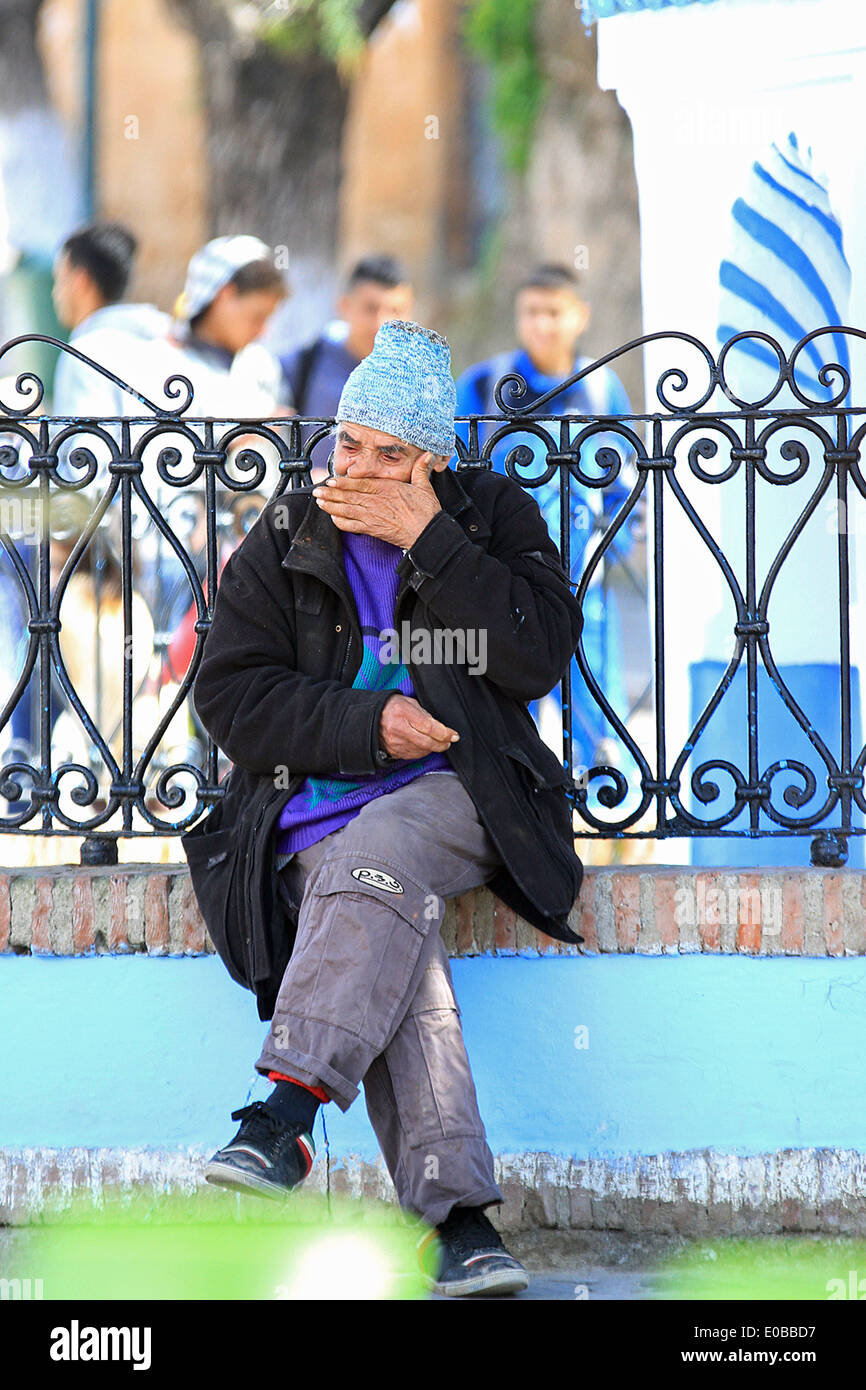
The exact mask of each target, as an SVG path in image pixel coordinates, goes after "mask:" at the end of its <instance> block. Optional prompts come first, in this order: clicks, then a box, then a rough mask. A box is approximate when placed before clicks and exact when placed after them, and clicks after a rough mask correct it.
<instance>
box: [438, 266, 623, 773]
mask: <svg viewBox="0 0 866 1390" xmlns="http://www.w3.org/2000/svg"><path fill="white" fill-rule="evenodd" d="M589 319H590V307H589V305H588V304H587V302H586V301H585V300H584V299H583V297H582V295H581V293H580V282H579V279H578V276H577V274H576V273H575V272H574V271H573V270H571V269H570V268H569V267H568V266H564V265H557V264H551V263H545V264H540V265H536V266H534V267H533V268H532V269H531V270H530V271H529V272H528V273H527V274H526V276H525V277H524V279H523V280H522V281H521V283H520V285H519V287H518V290H517V293H516V296H515V303H514V322H515V336H516V338H517V342H518V346H517V347H516V348H511V349H509V350H508V351H506V352H502V353H500V354H498V355H497V356H495V357H491V358H487V359H485V360H484V361H482V362H478V363H476V364H475V365H474V366H471V367H469V368H467V370H466V371H465V372H463V373H462V375H461V376H460V377H459V379H458V381H457V412H458V414H459V415H500V414H501V410H500V407H499V405H498V404H497V401H496V397H495V389H496V384H497V382H498V381H499V380H500V379H501V378H502V377H503V376H505V375H506V374H508V373H512V372H516V373H518V374H519V375H520V376H521V377H522V378H523V379H524V381H525V382H526V386H527V390H526V393H525V395H523V396H522V397H520V398H519V399H518V398H517V397H513V396H511V395H510V394H509V391H508V387H507V386H506V387H505V388H504V396H503V399H504V400H505V401H506V403H513V404H514V406H515V407H517V408H519V409H520V410H521V411H523V412H525V413H527V414H529V415H532V414H533V413H534V412H533V405H534V403H535V401H537V400H538V399H539V398H540V397H541V396H543V395H545V394H546V393H547V392H548V391H552V390H553V389H554V387H556V386H557V385H559V383H560V382H562V381H566V380H567V379H568V378H569V377H571V376H574V375H575V374H576V373H577V372H580V371H582V370H583V369H584V368H585V367H588V366H590V365H591V363H592V360H593V359H592V358H590V357H583V356H582V355H581V354H580V353H578V351H577V344H578V341H579V339H580V337H581V335H582V334H583V332H584V331H585V329H586V328H587V325H588V324H589ZM630 409H631V406H630V404H629V399H628V396H627V394H626V391H625V388H624V387H623V385H622V382H621V381H620V380H619V378H618V376H617V375H616V373H615V372H614V371H612V369H611V368H610V367H606V366H605V367H600V368H597V369H596V370H595V371H594V372H591V373H590V374H589V375H588V376H587V377H586V378H585V379H584V380H583V381H578V382H576V383H575V384H573V385H571V386H568V387H566V388H565V389H564V390H562V391H560V392H558V393H557V394H556V395H555V396H552V397H551V398H550V399H549V400H548V401H546V402H545V403H544V404H543V405H542V406H541V407H540V409H539V411H538V414H539V415H541V416H544V415H589V416H594V415H614V414H619V413H622V412H628V411H629V410H630ZM468 428H469V427H468V425H467V424H465V423H464V424H459V425H458V427H457V434H458V438H460V439H461V441H462V442H463V443H464V444H467V443H468V439H469V435H468ZM500 428H501V425H499V424H497V423H495V422H487V423H481V424H479V427H478V439H479V447H480V448H483V447H484V445H485V443H486V442H487V441H488V440H489V439H490V438H491V437H492V435H493V434H494V432H495V431H496V430H497V429H500ZM579 428H582V426H581V427H577V426H575V427H574V432H573V433H572V434H571V438H572V439H574V438H576V435H577V432H578V429H579ZM558 429H559V427H558V426H554V430H555V434H554V437H553V446H554V448H557V449H558V447H559V434H558ZM518 445H522V446H524V447H525V448H528V449H529V450H530V452H531V454H532V458H533V462H532V464H531V465H530V466H528V467H521V468H520V469H519V470H518V472H517V476H518V478H520V479H527V480H530V479H532V478H534V477H537V476H539V475H540V474H542V473H543V472H544V471H545V469H546V467H547V449H546V446H545V445H544V443H543V442H542V441H541V440H540V439H538V437H537V436H535V435H533V434H528V433H521V432H519V431H512V432H511V433H509V434H508V435H506V436H505V438H504V439H503V440H502V441H501V442H499V443H497V444H496V445H494V447H493V451H492V454H491V461H492V466H493V468H494V469H496V471H497V472H504V471H505V460H506V458H507V456H508V454H509V453H510V452H511V451H512V450H513V449H514V448H516V447H517V446H518ZM603 447H608V448H614V449H617V451H618V453H619V457H620V459H621V460H622V463H623V465H624V466H623V467H621V468H620V472H619V474H618V476H617V478H616V479H615V481H614V482H612V483H610V484H608V485H607V486H606V487H605V488H603V489H593V488H590V487H587V486H585V485H584V484H582V483H580V482H578V481H577V480H576V479H575V478H574V477H572V478H571V479H570V480H569V488H570V493H569V495H570V517H569V526H568V535H569V543H570V552H571V553H570V557H569V566H570V571H571V575H572V578H573V579H574V580H577V579H579V577H580V575H581V573H582V571H583V568H584V564H585V562H586V561H587V560H588V559H589V554H590V541H591V539H592V537H593V534H595V536H596V538H600V537H601V535H602V534H603V532H604V530H605V529H606V527H607V526H608V524H609V523H610V522H611V520H612V519H613V518H614V517H615V515H616V513H617V511H618V510H619V508H620V507H621V505H622V503H623V501H624V499H625V498H626V497H627V496H628V493H629V491H630V489H631V482H630V481H629V480H628V477H629V470H628V467H627V465H628V462H629V460H630V458H631V457H632V452H631V450H630V449H629V447H628V446H627V444H626V443H625V442H624V441H623V440H622V439H620V438H618V437H617V436H616V435H615V434H613V433H608V432H601V433H599V434H595V435H593V436H592V437H591V438H590V439H588V440H587V441H586V443H585V444H584V445H583V447H582V448H581V455H580V466H581V469H582V470H583V472H584V473H585V474H586V475H587V476H589V477H598V476H601V475H602V473H603V472H604V471H606V469H605V468H604V465H603V463H601V462H598V463H596V456H597V454H598V451H599V450H600V449H601V448H603ZM527 495H528V496H531V497H534V498H535V501H536V502H537V503H538V506H539V507H540V509H541V512H542V515H543V516H544V519H545V521H546V522H547V525H548V529H549V531H550V534H551V536H552V538H553V540H554V541H555V542H556V544H557V546H559V547H560V548H561V546H562V542H561V535H560V470H559V469H557V470H556V472H555V474H554V476H553V477H552V478H551V479H550V480H549V482H547V483H543V484H541V486H539V487H537V488H527ZM632 544H633V542H632V537H631V535H630V533H629V531H628V529H627V527H624V528H623V529H622V530H621V531H619V532H618V533H617V536H616V538H615V540H614V542H613V545H612V546H611V548H610V549H609V550H608V551H607V557H608V559H609V560H618V559H623V558H624V557H625V556H626V555H627V554H628V551H629V550H630V548H631V546H632ZM601 578H602V576H601V574H599V576H598V579H599V580H600V579H601ZM582 642H583V649H584V651H585V653H586V657H587V662H588V664H589V668H590V670H591V671H592V673H593V675H594V676H595V679H596V680H597V681H598V683H599V685H600V686H601V689H602V691H603V693H604V694H605V695H606V697H607V699H608V700H609V701H610V703H611V705H612V706H613V709H614V710H615V712H616V713H617V714H618V715H619V717H620V718H621V719H625V716H626V713H627V702H626V694H625V674H624V654H623V646H622V636H621V626H620V621H619V614H618V609H617V603H616V597H615V595H614V594H613V593H612V592H610V590H606V589H605V588H604V586H603V584H602V583H601V582H595V581H594V582H593V584H592V585H591V586H590V588H589V590H588V591H587V595H586V600H585V603H584V630H583V636H582ZM571 674H572V759H573V766H574V767H575V768H578V767H589V766H591V765H592V764H593V763H595V762H599V761H611V760H613V761H614V762H616V761H617V749H616V742H615V738H616V736H615V731H614V729H613V726H612V725H611V724H610V723H609V721H608V720H607V719H606V717H605V716H604V714H603V712H602V711H601V709H600V708H599V706H598V705H597V704H596V702H595V700H594V699H593V697H592V695H591V694H590V692H589V690H588V689H587V686H586V683H585V681H584V678H583V676H582V675H581V673H580V671H579V669H578V666H577V662H576V660H575V661H573V662H572V672H571ZM530 713H531V714H532V716H533V718H534V719H535V720H536V722H537V723H538V725H539V729H540V731H541V732H542V735H543V736H544V737H545V739H546V741H547V742H548V743H549V744H550V746H551V747H552V748H554V749H555V751H557V752H561V749H562V725H561V695H560V689H559V687H557V688H556V689H555V690H554V691H552V692H551V693H550V695H549V696H547V697H546V698H545V699H544V700H542V701H534V702H533V703H532V705H531V706H530Z"/></svg>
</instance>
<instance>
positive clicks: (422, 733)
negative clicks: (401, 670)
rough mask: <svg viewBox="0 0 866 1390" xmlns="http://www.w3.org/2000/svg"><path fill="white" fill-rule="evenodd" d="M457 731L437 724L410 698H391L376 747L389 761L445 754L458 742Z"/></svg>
mask: <svg viewBox="0 0 866 1390" xmlns="http://www.w3.org/2000/svg"><path fill="white" fill-rule="evenodd" d="M459 737H460V735H459V734H458V732H457V730H456V729H449V727H448V725H447V724H440V723H439V720H438V719H434V718H433V716H432V714H428V713H427V710H425V709H424V708H423V707H422V706H421V705H419V703H418V701H417V700H415V699H413V698H412V696H411V695H392V696H390V698H389V699H388V700H386V702H385V707H384V709H383V710H382V717H381V719H380V721H379V746H380V747H381V748H384V750H385V752H386V753H389V754H390V755H391V757H392V758H426V756H427V754H428V753H444V752H445V750H446V749H447V748H450V747H451V744H452V743H454V742H455V740H456V739H459Z"/></svg>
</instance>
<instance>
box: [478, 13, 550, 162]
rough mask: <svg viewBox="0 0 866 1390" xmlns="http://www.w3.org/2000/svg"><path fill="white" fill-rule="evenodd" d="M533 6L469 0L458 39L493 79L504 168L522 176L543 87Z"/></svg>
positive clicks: (543, 90) (494, 109)
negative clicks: (483, 63) (507, 167)
mask: <svg viewBox="0 0 866 1390" xmlns="http://www.w3.org/2000/svg"><path fill="white" fill-rule="evenodd" d="M537 4H538V0H506V3H503V0H469V4H468V6H467V9H466V12H465V14H464V17H463V36H464V39H465V41H466V44H467V47H468V48H469V50H470V52H472V53H474V54H476V55H477V56H478V57H479V58H481V59H483V61H484V62H486V63H487V64H488V65H489V66H490V68H491V70H492V73H493V102H492V104H493V110H492V117H493V125H494V129H495V130H496V131H497V132H498V133H499V135H500V136H501V137H502V140H503V144H504V147H505V160H506V163H507V165H508V166H509V168H511V169H514V170H516V171H518V172H522V171H523V170H525V168H526V166H527V163H528V161H529V152H530V149H531V148H532V135H533V132H534V130H535V122H536V120H537V118H538V113H539V111H540V109H541V105H542V102H543V100H544V95H545V89H546V82H545V80H544V78H543V76H542V73H541V68H540V66H539V63H538V53H537V47H536V41H535V15H536V8H537Z"/></svg>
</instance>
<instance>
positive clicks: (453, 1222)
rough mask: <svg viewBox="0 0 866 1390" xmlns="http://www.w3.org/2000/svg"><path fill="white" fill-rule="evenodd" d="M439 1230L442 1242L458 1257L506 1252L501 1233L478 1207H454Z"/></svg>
mask: <svg viewBox="0 0 866 1390" xmlns="http://www.w3.org/2000/svg"><path fill="white" fill-rule="evenodd" d="M437 1229H438V1231H439V1236H440V1238H441V1239H442V1241H443V1242H445V1243H447V1245H448V1246H449V1248H450V1249H451V1250H453V1251H454V1253H455V1254H456V1255H460V1256H469V1255H477V1254H478V1252H479V1251H481V1250H490V1251H500V1250H504V1246H503V1244H502V1240H501V1238H500V1235H499V1232H498V1231H497V1230H496V1228H495V1226H494V1225H493V1224H492V1222H491V1221H490V1219H489V1218H488V1217H486V1216H485V1215H484V1212H483V1211H481V1210H479V1208H477V1207H453V1208H452V1209H451V1211H450V1212H449V1213H448V1216H447V1217H446V1219H445V1220H444V1221H443V1222H442V1224H441V1225H440V1226H439V1227H438V1228H437Z"/></svg>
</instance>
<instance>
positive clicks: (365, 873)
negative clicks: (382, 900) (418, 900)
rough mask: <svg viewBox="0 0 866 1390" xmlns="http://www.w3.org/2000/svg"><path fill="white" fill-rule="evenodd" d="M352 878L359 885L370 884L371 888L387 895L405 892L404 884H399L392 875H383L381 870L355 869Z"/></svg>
mask: <svg viewBox="0 0 866 1390" xmlns="http://www.w3.org/2000/svg"><path fill="white" fill-rule="evenodd" d="M352 878H356V879H357V880H358V882H359V883H369V884H370V886H371V888H381V889H382V890H383V891H384V892H386V893H402V892H403V885H402V883H398V882H397V880H396V878H392V877H391V875H390V874H383V873H382V870H381V869H368V868H363V869H353V870H352Z"/></svg>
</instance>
